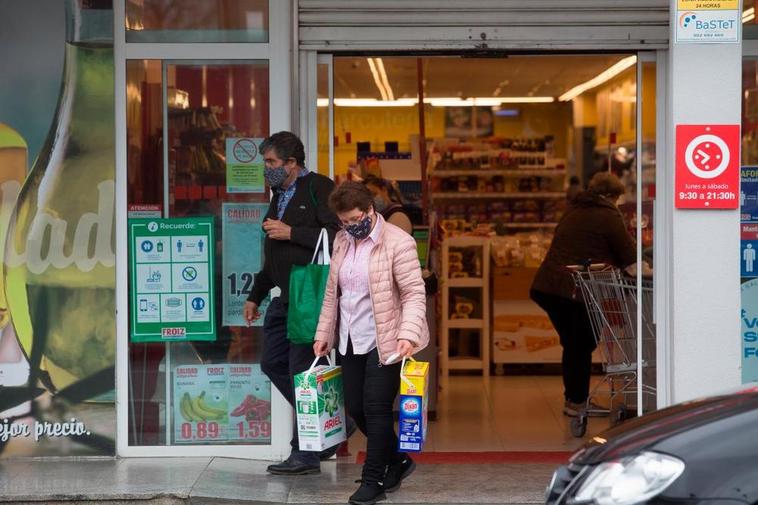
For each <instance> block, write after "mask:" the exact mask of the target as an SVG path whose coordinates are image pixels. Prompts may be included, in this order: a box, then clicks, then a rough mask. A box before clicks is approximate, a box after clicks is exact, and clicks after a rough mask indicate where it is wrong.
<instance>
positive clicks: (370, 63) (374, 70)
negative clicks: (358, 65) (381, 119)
mask: <svg viewBox="0 0 758 505" xmlns="http://www.w3.org/2000/svg"><path fill="white" fill-rule="evenodd" d="M367 59H368V68H369V69H371V75H373V76H374V83H376V87H377V88H379V94H380V95H382V100H389V95H387V90H385V89H384V84H382V79H381V77H379V70H377V68H376V64H375V63H374V58H367ZM335 105H336V101H335Z"/></svg>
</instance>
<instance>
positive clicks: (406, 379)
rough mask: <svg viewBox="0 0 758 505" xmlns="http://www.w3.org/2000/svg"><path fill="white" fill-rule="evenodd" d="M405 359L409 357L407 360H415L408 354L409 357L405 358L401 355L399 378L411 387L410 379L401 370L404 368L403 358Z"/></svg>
mask: <svg viewBox="0 0 758 505" xmlns="http://www.w3.org/2000/svg"><path fill="white" fill-rule="evenodd" d="M406 359H409V360H411V361H413V362H415V361H416V360H415V359H413V356H409V357H407V358H406V357H403V364H402V365H400V380H401V381H403V382H405V384H406V385H407V386H410V387H413V383H412V382H411V381H410V379H408V377H406V376H405V375H404V374H403V370H405V360H406Z"/></svg>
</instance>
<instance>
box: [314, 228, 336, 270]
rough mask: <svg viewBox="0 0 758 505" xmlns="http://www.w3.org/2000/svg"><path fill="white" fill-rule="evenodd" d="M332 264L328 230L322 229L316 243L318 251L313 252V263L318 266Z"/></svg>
mask: <svg viewBox="0 0 758 505" xmlns="http://www.w3.org/2000/svg"><path fill="white" fill-rule="evenodd" d="M331 262H332V258H331V256H330V255H329V233H328V232H327V231H326V228H321V233H319V235H318V241H317V242H316V249H314V251H313V258H311V263H316V264H317V265H329V264H331Z"/></svg>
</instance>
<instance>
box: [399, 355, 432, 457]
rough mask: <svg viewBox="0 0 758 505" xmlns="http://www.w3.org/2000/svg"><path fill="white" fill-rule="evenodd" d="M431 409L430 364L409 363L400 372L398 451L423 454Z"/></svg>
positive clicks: (421, 362)
mask: <svg viewBox="0 0 758 505" xmlns="http://www.w3.org/2000/svg"><path fill="white" fill-rule="evenodd" d="M428 407H429V363H425V362H423V361H407V362H405V363H403V366H402V369H401V372H400V422H399V426H400V428H399V436H398V450H400V451H401V452H421V449H422V448H423V447H424V440H426V425H427V420H428V416H427V411H428Z"/></svg>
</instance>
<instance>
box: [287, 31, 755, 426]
mask: <svg viewBox="0 0 758 505" xmlns="http://www.w3.org/2000/svg"><path fill="white" fill-rule="evenodd" d="M755 42H756V44H755V46H754V51H755V52H754V54H755V55H756V56H758V40H757V41H755ZM393 54H396V53H393ZM408 54H409V55H412V54H413V52H411V51H409V53H408ZM636 54H637V65H636V71H637V83H638V84H637V97H636V99H637V111H636V125H637V126H636V130H637V133H636V152H637V160H638V162H639V160H641V159H642V152H643V151H642V150H643V148H644V143H643V131H642V130H643V121H642V110H643V107H642V101H643V78H642V77H643V74H642V71H643V66H644V64H646V63H648V64H650V63H653V64H655V68H656V84H655V86H656V89H655V96H656V117H655V124H656V138H655V146H656V147H655V151H656V152H655V159H656V168H655V184H656V188H657V189H656V197H655V199H654V202H653V209H654V211H653V221H654V222H653V234H654V237H653V244H654V248H653V254H654V260H653V263H654V265H657V266H658V267H659V268H658V272H657V273H656V275H655V276H654V281H653V299H654V301H653V303H654V305H653V314H654V319H655V323H656V344H655V345H656V354H655V355H656V358H657V359H656V404H657V408H663V407H666V406H668V405H669V404H670V403H671V401H670V398H671V395H670V393H669V388H670V385H671V375H670V367H669V363H670V355H671V351H670V332H669V328H670V324H669V320H670V319H669V316H670V309H669V307H668V306H667V305H668V304H667V300H669V296H668V293H669V292H670V291H669V290H670V282H669V274H668V272H667V270H668V268H667V264H668V258H669V256H668V253H667V251H670V250H671V237H670V234H669V233H667V230H665V229H664V226H663V224H664V223H665V222H667V220H666V219H664V216H666V215H667V214H668V213H670V209H672V208H673V196H672V195H673V194H672V193H671V191H670V189H671V187H672V186H671V184H672V182H673V181H672V182H669V180H668V178H669V175H668V173H667V170H666V166H665V165H666V164H665V160H666V159H667V158H666V147H665V146H666V145H667V144H666V135H667V133H666V132H667V129H666V124H667V123H666V110H667V108H666V107H667V99H666V97H667V93H668V87H667V82H668V81H667V73H666V72H667V64H668V50H657V51H649V50H648V51H637V52H636ZM335 55H338V53H319V52H318V51H316V50H304V49H301V50H300V51H299V69H298V70H299V85H300V87H299V96H298V99H299V120H300V129H301V132H307V135H304V136H303V141H304V143H305V147H306V153H307V156H308V159H310V160H318V136H317V131H318V123H317V97H318V71H317V69H318V66H319V65H326V66H327V68H328V73H329V88H328V98H329V102H328V108H329V139H328V142H329V174H330V177H332V178H334V141H333V139H334V56H335ZM315 163H316V162H315V161H314V162H313V163H312V166H313V168H314V170H315V169H316V164H315ZM322 173H323V172H322ZM637 173H638V177H637V195H638V197H637V199H636V200H637V202H636V203H637V215H638V216H641V215H642V199H641V195H642V194H643V184H642V176H641V170H640V169H639V168H638V169H637ZM636 227H637V229H636V236H637V237H640V238H641V237H642V219H637V223H636ZM641 261H642V240H641V239H640V240H638V241H637V262H638V266H639V265H640V264H641ZM637 272H638V273H637V276H638V277H637V286H641V284H642V282H641V281H642V268H638V269H637ZM641 296H642V291H641V288H638V291H637V297H638V298H637V299H638V300H640V299H641V298H640V297H641ZM635 322H636V325H637V338H638V341H637V345H638V347H637V349H642V342H641V339H642V335H643V331H642V329H643V321H642V309H641V308H639V307H638V310H637V317H636V318H635ZM637 370H642V352H638V353H637ZM642 386H643V374H642V373H638V374H637V391H638V393H637V406H638V407H637V410H638V413H639V414H641V413H642V407H643V401H642V398H641V396H642V390H643V388H642Z"/></svg>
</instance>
